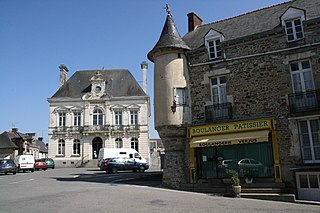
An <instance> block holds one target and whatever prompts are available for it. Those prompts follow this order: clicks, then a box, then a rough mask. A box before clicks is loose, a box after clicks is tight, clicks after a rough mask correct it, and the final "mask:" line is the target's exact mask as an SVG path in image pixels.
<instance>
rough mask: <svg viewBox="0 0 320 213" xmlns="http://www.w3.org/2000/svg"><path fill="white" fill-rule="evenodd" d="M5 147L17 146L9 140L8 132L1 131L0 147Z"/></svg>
mask: <svg viewBox="0 0 320 213" xmlns="http://www.w3.org/2000/svg"><path fill="white" fill-rule="evenodd" d="M6 148H15V149H17V148H18V147H17V146H16V145H15V144H14V143H13V142H12V141H11V139H10V137H9V135H8V132H3V133H2V134H0V149H6Z"/></svg>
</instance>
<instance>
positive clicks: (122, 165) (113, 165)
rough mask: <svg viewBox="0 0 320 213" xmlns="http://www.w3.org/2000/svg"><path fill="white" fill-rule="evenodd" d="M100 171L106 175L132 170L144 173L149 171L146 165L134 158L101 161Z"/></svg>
mask: <svg viewBox="0 0 320 213" xmlns="http://www.w3.org/2000/svg"><path fill="white" fill-rule="evenodd" d="M100 169H101V170H102V171H106V172H107V173H116V172H117V171H126V170H132V171H134V172H136V171H140V172H144V171H145V170H147V169H149V164H148V163H143V162H138V161H136V160H135V159H134V158H106V159H104V160H103V161H102V163H101V166H100Z"/></svg>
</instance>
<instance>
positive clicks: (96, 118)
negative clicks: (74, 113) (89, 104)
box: [93, 109, 103, 125]
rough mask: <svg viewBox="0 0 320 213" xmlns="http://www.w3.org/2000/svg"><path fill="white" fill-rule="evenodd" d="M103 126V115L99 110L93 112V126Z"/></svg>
mask: <svg viewBox="0 0 320 213" xmlns="http://www.w3.org/2000/svg"><path fill="white" fill-rule="evenodd" d="M102 124H103V114H102V110H101V109H95V110H94V111H93V125H102Z"/></svg>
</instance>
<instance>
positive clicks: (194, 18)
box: [188, 12, 202, 32]
mask: <svg viewBox="0 0 320 213" xmlns="http://www.w3.org/2000/svg"><path fill="white" fill-rule="evenodd" d="M201 24H202V19H201V18H200V17H199V16H198V15H197V14H195V13H194V12H191V13H189V14H188V32H191V31H194V30H195V29H196V28H197V27H198V26H200V25H201Z"/></svg>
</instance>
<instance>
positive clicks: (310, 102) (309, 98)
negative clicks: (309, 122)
mask: <svg viewBox="0 0 320 213" xmlns="http://www.w3.org/2000/svg"><path fill="white" fill-rule="evenodd" d="M289 107H290V112H291V113H298V112H308V111H317V110H319V109H320V90H310V91H306V92H299V93H293V94H290V95H289Z"/></svg>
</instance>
